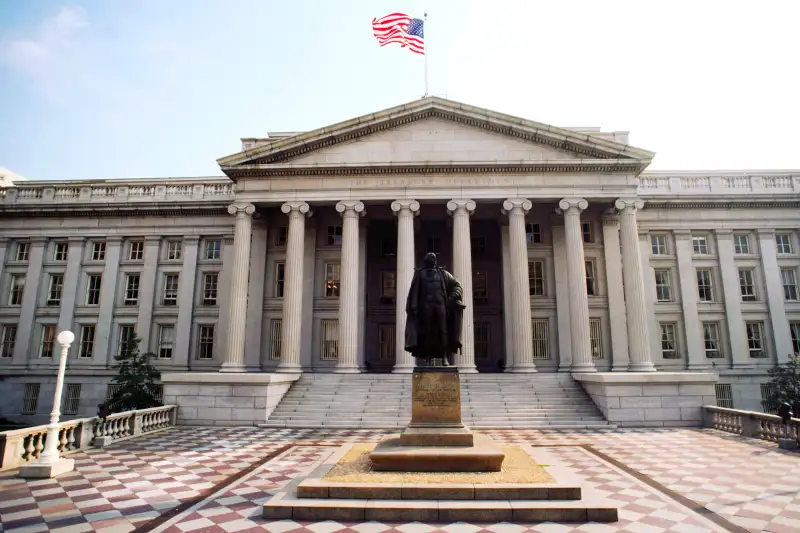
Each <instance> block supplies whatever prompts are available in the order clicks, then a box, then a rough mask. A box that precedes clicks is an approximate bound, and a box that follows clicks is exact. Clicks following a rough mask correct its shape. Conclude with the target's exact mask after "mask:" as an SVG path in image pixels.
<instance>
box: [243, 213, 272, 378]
mask: <svg viewBox="0 0 800 533" xmlns="http://www.w3.org/2000/svg"><path fill="white" fill-rule="evenodd" d="M258 221H259V222H258V223H257V224H254V225H253V238H252V239H251V245H250V285H249V286H248V287H247V320H246V323H245V327H244V338H245V343H244V366H245V368H247V369H250V368H253V369H263V368H264V367H265V366H271V363H270V362H269V361H268V360H267V359H266V358H267V357H269V349H268V348H267V347H266V346H265V345H264V343H263V342H262V340H261V328H262V327H263V325H264V283H265V281H266V279H265V278H266V266H267V236H268V233H267V229H268V228H267V224H266V223H265V222H266V221H265V220H263V219H258Z"/></svg>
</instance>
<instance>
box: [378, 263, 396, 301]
mask: <svg viewBox="0 0 800 533" xmlns="http://www.w3.org/2000/svg"><path fill="white" fill-rule="evenodd" d="M396 297H397V274H395V272H394V270H389V271H384V272H381V303H382V304H392V303H394V301H395V298H396Z"/></svg>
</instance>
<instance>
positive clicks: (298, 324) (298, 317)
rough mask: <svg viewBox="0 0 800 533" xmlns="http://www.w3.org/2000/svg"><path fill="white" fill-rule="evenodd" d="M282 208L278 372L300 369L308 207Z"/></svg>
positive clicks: (300, 204) (288, 205)
mask: <svg viewBox="0 0 800 533" xmlns="http://www.w3.org/2000/svg"><path fill="white" fill-rule="evenodd" d="M281 211H282V212H283V213H284V214H286V215H287V216H288V217H289V233H288V237H287V242H286V267H285V268H286V279H285V281H284V293H283V322H282V328H281V362H280V364H279V365H278V368H277V370H278V371H279V372H293V373H296V372H301V371H302V367H301V365H300V344H301V338H300V333H301V329H302V321H303V314H302V313H303V254H304V240H305V219H306V217H307V216H310V215H311V208H310V207H309V205H308V204H307V203H305V202H286V203H285V204H283V205H282V206H281Z"/></svg>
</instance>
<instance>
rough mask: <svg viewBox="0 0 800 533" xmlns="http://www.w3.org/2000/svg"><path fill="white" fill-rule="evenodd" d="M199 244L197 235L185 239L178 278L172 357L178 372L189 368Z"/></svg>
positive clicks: (187, 236)
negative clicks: (176, 319)
mask: <svg viewBox="0 0 800 533" xmlns="http://www.w3.org/2000/svg"><path fill="white" fill-rule="evenodd" d="M199 243H200V237H199V236H197V235H186V236H185V237H184V238H183V265H182V266H181V273H180V277H179V278H178V321H177V323H176V324H175V349H174V350H173V355H172V364H173V365H174V367H173V368H175V369H176V370H178V369H180V370H187V369H188V368H189V353H190V352H191V334H192V315H193V313H194V288H195V279H196V276H197V257H198V250H199Z"/></svg>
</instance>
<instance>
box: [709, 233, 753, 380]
mask: <svg viewBox="0 0 800 533" xmlns="http://www.w3.org/2000/svg"><path fill="white" fill-rule="evenodd" d="M714 234H715V235H716V237H717V253H718V254H719V270H720V274H721V277H722V290H723V291H724V295H725V322H726V323H727V326H728V338H729V339H730V341H731V342H730V344H731V366H732V367H733V368H753V367H754V366H755V365H754V363H753V360H752V359H750V352H749V350H748V349H747V331H746V330H745V327H744V319H742V290H741V288H740V286H739V269H738V268H736V261H735V259H734V253H733V251H734V250H733V232H732V231H731V230H729V229H717V230H714Z"/></svg>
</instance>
